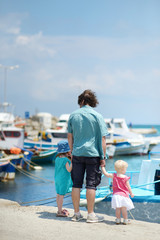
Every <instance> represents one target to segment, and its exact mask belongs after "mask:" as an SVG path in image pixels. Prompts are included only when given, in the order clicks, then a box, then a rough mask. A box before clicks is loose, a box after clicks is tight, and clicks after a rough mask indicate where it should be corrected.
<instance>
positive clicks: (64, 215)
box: [56, 211, 68, 217]
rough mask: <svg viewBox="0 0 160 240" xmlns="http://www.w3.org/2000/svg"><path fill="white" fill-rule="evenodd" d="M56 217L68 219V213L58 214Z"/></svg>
mask: <svg viewBox="0 0 160 240" xmlns="http://www.w3.org/2000/svg"><path fill="white" fill-rule="evenodd" d="M56 217H68V215H67V213H66V212H63V211H62V212H57V214H56Z"/></svg>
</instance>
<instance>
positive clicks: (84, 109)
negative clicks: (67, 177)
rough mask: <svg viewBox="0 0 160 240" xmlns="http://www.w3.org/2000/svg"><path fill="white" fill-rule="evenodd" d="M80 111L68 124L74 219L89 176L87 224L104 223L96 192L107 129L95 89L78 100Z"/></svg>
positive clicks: (87, 184)
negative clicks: (97, 212) (95, 207)
mask: <svg viewBox="0 0 160 240" xmlns="http://www.w3.org/2000/svg"><path fill="white" fill-rule="evenodd" d="M78 104H79V106H80V108H79V109H78V110H76V111H75V112H73V113H72V114H71V115H70V118H69V121H68V143H69V146H70V149H71V152H72V166H73V168H72V172H71V176H72V181H73V188H72V201H73V206H74V216H73V218H72V221H79V220H81V219H83V216H82V215H81V214H80V211H79V202H80V190H81V188H82V185H83V180H84V174H85V173H86V189H87V191H86V198H87V209H88V216H87V222H100V221H103V218H102V217H100V216H97V215H96V214H95V213H94V202H95V190H96V186H97V182H96V180H97V177H98V175H97V174H98V171H99V166H100V165H101V166H105V158H106V137H105V136H106V135H107V127H106V124H105V122H104V119H103V117H102V116H101V115H100V114H99V113H97V112H96V111H95V110H94V109H93V108H94V107H96V106H97V104H98V100H97V98H96V95H95V93H94V92H92V91H91V90H85V91H84V92H83V93H82V94H81V95H80V96H79V97H78Z"/></svg>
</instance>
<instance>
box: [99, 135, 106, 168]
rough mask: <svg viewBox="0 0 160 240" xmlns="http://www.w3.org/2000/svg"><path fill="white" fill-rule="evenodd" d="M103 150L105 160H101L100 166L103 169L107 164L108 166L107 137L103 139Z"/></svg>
mask: <svg viewBox="0 0 160 240" xmlns="http://www.w3.org/2000/svg"><path fill="white" fill-rule="evenodd" d="M102 148H103V154H104V159H101V161H100V165H101V167H105V164H106V161H105V159H106V137H105V136H103V137H102Z"/></svg>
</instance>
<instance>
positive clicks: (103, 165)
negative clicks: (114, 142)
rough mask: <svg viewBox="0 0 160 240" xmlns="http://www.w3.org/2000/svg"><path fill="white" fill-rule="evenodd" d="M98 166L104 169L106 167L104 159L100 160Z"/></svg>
mask: <svg viewBox="0 0 160 240" xmlns="http://www.w3.org/2000/svg"><path fill="white" fill-rule="evenodd" d="M100 166H101V167H105V166H106V161H105V159H103V160H100Z"/></svg>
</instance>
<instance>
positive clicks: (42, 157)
mask: <svg viewBox="0 0 160 240" xmlns="http://www.w3.org/2000/svg"><path fill="white" fill-rule="evenodd" d="M56 156H57V150H56V149H53V150H52V149H50V150H46V151H39V152H38V154H35V155H33V156H32V157H31V161H32V162H34V163H37V164H41V163H52V162H53V161H54V160H55V158H56Z"/></svg>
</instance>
